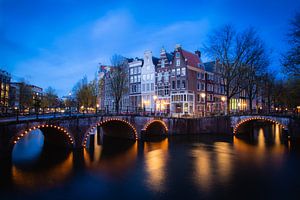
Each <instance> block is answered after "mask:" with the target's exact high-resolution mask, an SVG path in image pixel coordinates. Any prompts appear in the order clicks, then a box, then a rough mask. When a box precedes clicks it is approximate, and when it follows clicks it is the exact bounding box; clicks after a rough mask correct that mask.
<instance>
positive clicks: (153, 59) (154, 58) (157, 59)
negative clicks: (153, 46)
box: [152, 56, 159, 66]
mask: <svg viewBox="0 0 300 200" xmlns="http://www.w3.org/2000/svg"><path fill="white" fill-rule="evenodd" d="M152 61H153V64H154V65H155V66H157V64H158V61H159V58H156V57H154V56H152Z"/></svg>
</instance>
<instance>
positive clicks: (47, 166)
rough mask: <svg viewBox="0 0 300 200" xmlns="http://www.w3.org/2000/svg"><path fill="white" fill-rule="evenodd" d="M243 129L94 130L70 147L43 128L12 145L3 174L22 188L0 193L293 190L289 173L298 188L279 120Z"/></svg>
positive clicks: (182, 194) (152, 194) (72, 195)
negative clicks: (140, 133)
mask: <svg viewBox="0 0 300 200" xmlns="http://www.w3.org/2000/svg"><path fill="white" fill-rule="evenodd" d="M244 134H245V135H243V136H242V135H238V136H237V137H227V136H216V135H192V136H187V135H182V136H170V137H169V138H167V139H162V138H159V140H156V139H155V141H154V140H151V141H138V142H133V141H128V140H119V139H115V138H104V144H103V145H99V144H98V142H97V137H96V136H95V141H94V146H93V147H92V148H89V149H84V150H74V151H73V152H69V153H68V152H64V151H63V150H62V149H56V148H54V149H52V148H44V147H43V145H42V144H43V141H42V140H41V138H40V137H42V135H34V136H35V137H36V136H38V137H37V138H35V137H31V139H34V138H35V140H34V141H33V140H32V141H30V140H31V139H30V138H27V139H26V138H24V141H25V142H23V144H22V141H20V146H16V147H15V149H14V152H13V153H14V154H17V155H14V158H15V159H14V164H13V165H12V166H11V168H9V169H8V171H7V173H6V174H9V175H8V178H6V179H3V180H2V179H1V178H2V177H0V183H2V182H3V181H4V184H5V185H9V184H11V186H10V187H11V188H12V191H15V190H16V191H18V192H20V191H21V192H24V193H20V196H17V197H15V198H14V195H15V194H14V193H13V192H10V191H9V192H6V190H5V189H3V188H1V184H0V193H1V192H2V193H5V192H6V193H7V194H9V196H10V197H11V199H20V197H22V198H23V197H24V199H26V198H27V197H28V196H26V195H27V194H29V193H30V194H32V196H29V197H30V198H29V197H28V198H29V199H40V198H41V197H42V196H47V197H49V199H57V198H58V197H59V198H61V197H64V198H66V199H77V198H79V199H91V198H92V199H99V198H100V197H101V198H104V199H132V196H133V195H135V197H136V199H160V198H161V197H162V199H177V198H179V199H184V198H186V199H201V198H200V197H202V198H204V199H207V198H210V197H213V198H214V199H219V198H223V197H227V196H228V194H229V193H230V195H235V194H236V196H235V197H243V195H244V193H245V190H244V188H246V193H247V192H248V191H251V192H250V193H249V194H248V195H250V196H251V195H252V194H261V193H262V192H265V190H266V188H269V190H268V191H273V192H274V191H275V192H281V191H282V190H284V195H286V194H290V190H288V191H287V190H285V189H286V188H285V187H282V186H284V184H285V182H284V181H282V182H281V178H282V177H285V178H288V179H289V181H290V182H291V184H289V188H290V187H292V186H294V185H295V188H296V185H297V184H295V182H294V183H293V180H291V178H290V177H289V175H290V173H292V174H294V175H295V177H296V176H297V175H298V176H300V174H299V173H298V170H299V168H300V162H298V160H299V157H297V154H296V157H292V156H295V155H291V154H289V153H290V151H291V149H290V147H289V142H288V141H287V140H286V138H284V137H283V136H282V131H281V129H280V127H279V126H278V125H276V126H275V125H272V126H268V125H264V124H259V123H258V124H256V125H253V127H250V128H249V129H248V130H246V132H245V133H244ZM34 143H36V144H35V145H34ZM31 148H35V149H31ZM36 148H38V149H36ZM22 152H27V153H26V154H25V155H27V156H28V157H26V156H23V155H21V154H22ZM16 158H19V160H18V159H16ZM0 166H1V163H0ZM1 169H5V168H1ZM6 170H7V168H6ZM285 173H287V174H285ZM270 174H271V175H270ZM292 178H293V177H292ZM1 181H2V182H1ZM253 183H255V184H253ZM281 183H282V184H283V185H282V184H281ZM280 184H281V185H280ZM82 188H85V189H82ZM87 188H88V189H89V191H88V193H87V192H86V191H87ZM248 188H249V190H248ZM293 191H294V190H293ZM295 191H296V190H295ZM227 192H228V193H227ZM224 193H227V196H225V195H223V194H224ZM240 193H242V195H241V194H240ZM18 194H19V193H18ZM230 195H229V196H230ZM248 195H247V196H248ZM31 197H32V198H31ZM198 197H199V198H198ZM251 197H252V196H251ZM254 197H255V196H254ZM254 197H253V198H251V199H256V198H254ZM0 199H2V196H1V194H0Z"/></svg>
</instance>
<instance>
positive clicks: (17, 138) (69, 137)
mask: <svg viewBox="0 0 300 200" xmlns="http://www.w3.org/2000/svg"><path fill="white" fill-rule="evenodd" d="M49 127H50V128H54V129H56V130H58V131H60V132H61V133H63V134H65V136H66V137H67V138H68V140H69V142H70V143H71V144H72V145H74V139H73V137H72V135H71V134H70V133H69V132H68V131H67V130H66V129H65V128H63V127H60V126H56V125H48V124H45V125H39V126H34V127H31V128H29V129H27V130H25V131H24V132H22V133H21V134H18V135H17V136H16V137H15V139H14V140H13V144H16V143H17V142H18V141H19V140H20V139H21V138H23V137H24V136H25V135H27V134H28V133H29V132H31V131H33V130H36V129H40V128H49Z"/></svg>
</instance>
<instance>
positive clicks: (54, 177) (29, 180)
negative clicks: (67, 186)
mask: <svg viewBox="0 0 300 200" xmlns="http://www.w3.org/2000/svg"><path fill="white" fill-rule="evenodd" d="M72 160H73V155H72V154H71V153H70V152H69V151H67V150H65V149H57V148H53V147H50V146H44V136H43V133H42V132H41V131H40V130H34V131H31V132H30V133H28V134H27V135H26V136H25V137H23V138H22V139H21V140H20V141H19V142H18V143H17V144H16V145H15V146H14V149H13V152H12V161H13V166H12V180H13V183H14V184H15V185H17V186H18V187H20V188H22V189H26V188H32V189H33V188H36V187H38V188H41V187H51V186H54V185H56V184H58V183H59V182H61V181H63V180H64V179H65V178H66V177H67V176H68V175H69V174H70V172H71V170H72V162H73V161H72Z"/></svg>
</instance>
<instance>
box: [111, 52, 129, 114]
mask: <svg viewBox="0 0 300 200" xmlns="http://www.w3.org/2000/svg"><path fill="white" fill-rule="evenodd" d="M111 64H112V67H111V69H110V72H109V76H108V83H109V85H110V87H111V95H112V96H113V98H114V100H115V110H116V112H117V113H119V109H120V101H121V100H122V97H123V96H124V94H125V93H126V92H127V91H128V63H127V61H126V59H125V58H124V57H122V56H120V55H114V56H112V58H111Z"/></svg>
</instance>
